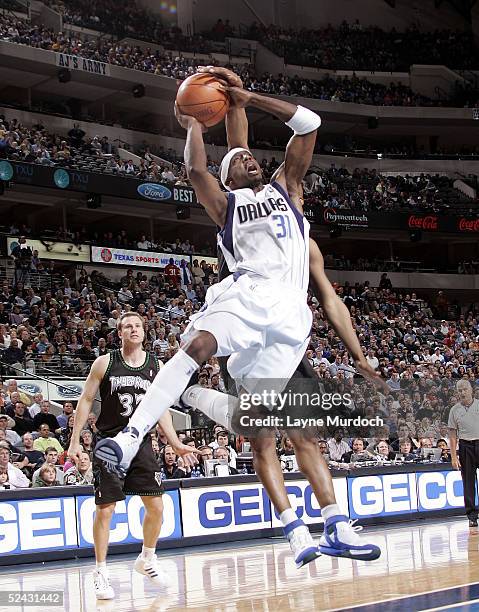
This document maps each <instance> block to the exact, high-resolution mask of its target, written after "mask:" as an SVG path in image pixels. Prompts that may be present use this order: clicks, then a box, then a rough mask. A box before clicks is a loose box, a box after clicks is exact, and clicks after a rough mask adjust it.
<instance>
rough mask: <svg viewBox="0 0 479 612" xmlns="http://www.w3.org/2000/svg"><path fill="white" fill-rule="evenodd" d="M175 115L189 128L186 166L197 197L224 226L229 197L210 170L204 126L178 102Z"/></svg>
mask: <svg viewBox="0 0 479 612" xmlns="http://www.w3.org/2000/svg"><path fill="white" fill-rule="evenodd" d="M175 115H176V118H177V119H178V123H179V124H180V125H181V126H182V127H183V128H185V129H186V130H187V136H186V145H185V167H186V173H187V175H188V178H189V179H190V181H191V184H192V185H193V189H194V190H195V193H196V197H197V198H198V201H199V202H200V204H202V205H203V206H204V207H205V209H206V212H207V213H208V215H209V216H210V217H211V219H212V220H213V221H214V222H215V223H216V225H218V226H219V227H223V226H224V224H225V219H226V205H227V199H226V195H225V194H224V193H223V192H222V191H221V189H220V187H219V185H218V182H217V180H216V179H215V178H214V177H213V176H212V175H211V174H210V173H209V172H208V167H207V165H206V151H205V144H204V142H203V126H202V125H201V123H200V122H199V121H198V120H197V119H195V118H194V117H190V116H189V115H182V114H181V113H180V112H179V110H178V107H177V106H176V104H175Z"/></svg>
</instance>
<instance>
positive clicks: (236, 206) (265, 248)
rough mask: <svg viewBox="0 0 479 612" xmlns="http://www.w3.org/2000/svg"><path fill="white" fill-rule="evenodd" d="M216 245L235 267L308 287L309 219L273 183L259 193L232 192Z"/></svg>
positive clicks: (230, 267) (238, 190)
mask: <svg viewBox="0 0 479 612" xmlns="http://www.w3.org/2000/svg"><path fill="white" fill-rule="evenodd" d="M218 244H219V246H220V248H221V250H222V252H223V254H224V257H225V260H226V264H227V266H228V268H229V269H230V271H231V272H248V273H252V274H256V275H258V276H261V277H264V278H265V279H271V280H276V281H278V282H280V283H286V284H288V285H291V286H293V287H296V288H298V289H301V290H303V291H307V289H308V282H309V223H308V221H307V220H306V219H305V218H304V217H303V215H302V214H301V213H300V212H299V211H298V209H297V208H296V207H295V206H294V204H293V203H292V202H291V200H290V199H289V196H288V194H287V193H286V192H285V190H284V189H283V187H282V186H281V185H280V184H279V183H277V182H273V183H271V184H269V185H265V186H264V187H263V189H262V190H261V191H259V192H258V193H255V192H254V191H253V190H252V189H249V188H246V189H235V190H234V191H231V192H230V193H229V194H228V208H227V212H226V222H225V226H224V228H223V229H222V230H221V232H220V233H219V234H218Z"/></svg>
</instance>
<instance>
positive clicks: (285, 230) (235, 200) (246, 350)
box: [95, 88, 321, 565]
mask: <svg viewBox="0 0 479 612" xmlns="http://www.w3.org/2000/svg"><path fill="white" fill-rule="evenodd" d="M234 89H237V91H235V92H232V95H233V93H234V96H235V104H236V106H238V107H241V106H246V105H248V106H252V107H255V108H257V109H259V110H261V111H264V112H267V113H270V114H273V115H274V116H276V117H277V118H278V119H280V120H282V121H284V122H285V123H286V124H287V125H288V126H289V127H290V128H291V129H292V130H293V132H294V135H293V137H292V138H291V140H290V142H289V143H288V147H287V149H286V155H285V163H284V173H283V174H282V176H281V177H279V178H278V180H277V181H275V182H274V183H272V184H267V185H265V184H263V179H262V174H261V168H260V166H259V164H258V162H257V161H256V160H255V159H254V157H253V155H252V154H251V152H250V151H249V150H245V149H241V148H240V149H233V150H231V151H230V152H229V153H228V154H227V155H226V157H225V160H224V161H223V164H222V170H221V178H222V182H223V184H224V186H225V187H226V189H227V190H228V191H229V192H230V193H229V194H228V195H226V194H225V193H224V192H223V191H222V190H221V189H220V187H219V185H218V183H217V181H216V179H215V178H214V177H213V176H212V175H211V174H210V173H209V172H208V169H207V164H206V152H205V147H204V143H203V136H202V132H203V127H202V125H201V124H200V123H199V122H198V121H197V120H196V119H194V118H193V117H189V116H184V115H181V114H179V112H178V109H177V108H176V109H175V112H176V116H177V119H178V121H179V123H180V125H182V126H183V127H184V128H185V129H186V130H187V140H186V146H185V165H186V169H187V173H188V177H189V179H190V181H191V183H192V185H193V188H194V189H195V192H196V196H197V198H198V201H199V202H201V204H202V205H203V206H204V207H205V209H206V211H207V212H208V214H209V216H210V217H211V219H212V220H213V221H214V222H215V223H216V225H217V226H218V227H220V228H221V231H220V233H219V237H218V242H219V245H220V247H221V249H222V251H223V253H224V256H225V259H226V261H227V263H228V267H229V269H230V270H231V271H232V272H233V274H232V276H230V277H227V278H226V279H225V280H224V281H222V282H221V283H219V284H217V285H214V286H212V287H210V288H209V289H208V293H207V296H206V302H205V306H204V307H203V309H202V311H201V312H200V313H197V314H196V315H194V316H193V317H191V320H190V324H189V326H188V328H187V330H186V332H185V334H184V336H183V340H184V342H185V343H184V344H183V346H182V348H181V349H180V350H179V351H178V352H177V353H176V354H175V356H174V357H173V358H172V359H171V360H170V361H169V362H168V363H167V364H166V365H165V366H164V368H162V369H161V370H160V372H159V373H158V375H157V376H156V378H155V380H154V381H153V383H152V385H151V386H150V387H149V389H148V391H147V392H146V394H145V397H144V399H143V401H142V403H141V405H140V407H139V408H138V410H137V411H136V412H135V414H134V415H133V417H132V418H131V419H130V422H129V426H128V427H126V428H125V430H124V431H123V432H120V433H119V434H118V435H116V436H115V437H114V438H113V439H105V440H102V441H100V442H99V443H98V445H97V447H96V449H95V453H96V456H97V457H98V458H99V459H101V460H103V461H104V462H105V463H106V464H107V466H108V467H109V469H112V470H117V471H119V472H123V471H124V470H126V469H128V467H129V465H130V463H131V461H132V459H133V457H134V456H135V455H136V453H137V452H138V448H139V444H140V441H141V439H142V438H143V436H144V435H145V433H146V432H147V431H149V430H150V428H151V427H152V425H153V424H154V423H156V422H157V421H158V419H159V418H160V417H161V415H162V414H163V413H164V412H165V411H166V410H167V409H168V408H169V407H170V406H171V405H173V404H175V403H176V402H177V401H178V400H179V397H180V395H181V394H182V392H183V391H184V389H185V387H186V386H187V384H188V382H189V380H190V377H191V375H192V374H193V373H194V372H195V371H196V370H197V368H198V367H199V365H200V364H201V363H203V362H204V361H206V360H207V359H209V358H210V357H211V356H213V355H217V356H228V355H231V357H230V359H229V362H228V369H229V372H230V374H231V376H232V378H233V379H234V380H235V381H236V383H237V384H238V387H239V388H240V389H244V390H245V391H246V392H247V393H260V394H262V395H267V394H272V392H274V393H279V392H281V391H282V390H283V388H284V385H286V384H287V382H288V381H289V379H290V378H291V375H292V374H293V372H294V371H295V369H296V367H297V365H298V363H299V362H300V361H301V359H302V357H303V355H304V352H305V350H306V347H307V345H308V340H309V334H310V330H311V324H312V315H311V311H310V309H309V308H308V305H307V301H306V298H307V289H308V284H309V223H308V221H307V220H306V219H305V218H304V217H303V215H302V212H301V211H300V210H298V208H297V207H296V206H295V205H294V204H293V202H292V201H291V200H290V198H289V195H288V193H289V192H290V191H291V192H297V191H298V189H300V187H301V182H302V180H303V178H304V175H305V173H306V171H307V170H308V168H309V166H310V163H311V159H312V155H313V151H314V145H315V142H316V132H317V129H318V128H319V126H320V124H321V120H320V118H319V117H318V116H317V115H316V114H315V113H313V112H312V111H310V110H308V109H306V108H304V107H301V106H296V105H295V104H290V103H289V102H286V101H284V100H279V99H275V98H269V97H266V96H260V95H258V94H253V93H250V92H245V91H244V90H242V89H239V88H234ZM270 397H271V395H270ZM265 403H266V402H265ZM285 534H286V535H287V537H288V539H289V540H290V544H291V547H292V549H293V552H294V554H295V560H296V563H297V564H298V565H302V564H304V563H305V562H308V561H310V560H312V559H314V558H316V557H317V556H318V554H319V551H318V547H317V545H316V544H315V543H314V541H313V539H312V538H311V536H310V534H309V531H308V529H307V528H306V526H305V525H304V523H303V522H302V521H301V520H295V521H293V522H292V523H291V522H288V525H286V526H285Z"/></svg>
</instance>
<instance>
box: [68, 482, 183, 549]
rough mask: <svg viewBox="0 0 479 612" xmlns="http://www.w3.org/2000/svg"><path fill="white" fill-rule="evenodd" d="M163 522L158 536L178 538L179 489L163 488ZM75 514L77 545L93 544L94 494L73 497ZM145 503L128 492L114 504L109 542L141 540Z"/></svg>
mask: <svg viewBox="0 0 479 612" xmlns="http://www.w3.org/2000/svg"><path fill="white" fill-rule="evenodd" d="M163 506H164V511H163V524H162V526H161V531H160V539H162V540H169V539H172V538H181V535H182V533H181V515H180V504H179V495H178V491H177V490H174V491H165V493H164V495H163ZM76 511H77V516H78V544H79V546H80V548H85V547H90V546H93V519H94V518H95V499H94V497H93V496H91V495H88V496H80V497H77V498H76ZM144 516H145V507H144V506H143V502H142V501H141V497H139V496H137V495H134V496H132V495H128V496H127V498H126V499H125V500H124V501H119V502H117V504H116V507H115V511H114V513H113V517H112V520H111V526H110V544H130V543H137V542H141V541H143V527H142V525H143V518H144Z"/></svg>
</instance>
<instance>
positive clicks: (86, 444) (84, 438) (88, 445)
mask: <svg viewBox="0 0 479 612" xmlns="http://www.w3.org/2000/svg"><path fill="white" fill-rule="evenodd" d="M80 443H81V445H82V447H83V450H85V451H87V452H88V453H92V452H93V448H94V442H93V434H92V432H91V431H90V430H89V429H84V430H83V431H82V432H81V433H80Z"/></svg>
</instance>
